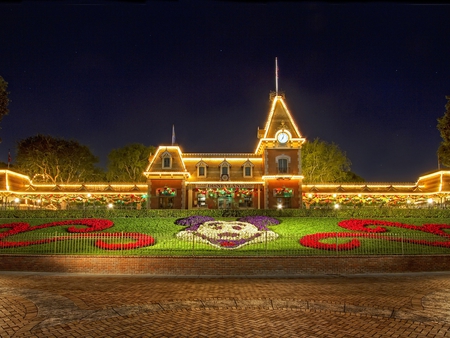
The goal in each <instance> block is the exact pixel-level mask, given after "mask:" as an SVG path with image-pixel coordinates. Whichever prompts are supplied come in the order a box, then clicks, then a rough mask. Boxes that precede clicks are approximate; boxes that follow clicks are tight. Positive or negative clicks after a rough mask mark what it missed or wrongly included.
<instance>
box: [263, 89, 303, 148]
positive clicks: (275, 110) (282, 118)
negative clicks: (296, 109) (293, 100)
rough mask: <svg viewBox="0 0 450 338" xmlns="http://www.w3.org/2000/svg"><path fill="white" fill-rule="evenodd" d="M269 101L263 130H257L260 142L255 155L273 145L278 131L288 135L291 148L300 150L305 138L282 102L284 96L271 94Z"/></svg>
mask: <svg viewBox="0 0 450 338" xmlns="http://www.w3.org/2000/svg"><path fill="white" fill-rule="evenodd" d="M271 99H272V105H271V108H270V111H269V114H268V116H267V120H266V124H265V126H264V129H258V138H259V139H260V140H259V143H258V145H257V147H256V150H255V154H261V152H262V151H263V149H264V147H267V146H271V145H273V144H274V143H275V141H276V135H277V133H278V132H279V131H280V130H283V131H285V132H286V133H288V134H289V136H290V142H292V143H293V144H292V146H294V147H295V148H297V147H298V148H300V147H301V145H302V144H303V142H305V138H303V137H302V134H301V133H300V130H299V129H298V126H297V124H296V123H295V121H294V118H293V117H292V115H291V113H290V112H289V109H288V108H287V106H286V103H285V102H284V95H278V94H274V93H272V95H271Z"/></svg>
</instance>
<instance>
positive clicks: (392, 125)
mask: <svg viewBox="0 0 450 338" xmlns="http://www.w3.org/2000/svg"><path fill="white" fill-rule="evenodd" d="M449 17H450V6H445V5H420V4H413V5H407V4H403V3H398V4H396V3H369V4H360V3H341V4H333V3H307V2H303V3H294V2H286V3H276V2H273V3H272V2H260V3H253V2H221V1H216V2H207V1H178V2H176V1H175V2H152V1H148V2H139V1H136V2H134V3H127V2H120V1H119V2H114V1H99V2H95V1H71V2H62V3H61V2H59V3H57V2H42V3H36V2H17V3H14V2H10V3H3V4H0V75H1V76H2V77H3V78H4V79H5V80H6V81H7V82H8V83H9V86H8V90H9V91H10V93H11V94H10V99H11V100H12V103H11V104H10V105H9V109H10V113H9V115H8V116H6V117H5V118H4V119H3V121H2V122H1V124H0V126H1V127H2V129H1V130H0V137H1V138H2V139H3V142H2V143H1V144H0V161H3V162H7V156H8V149H11V154H12V158H13V162H14V154H15V150H16V144H17V141H18V140H20V139H24V138H27V137H30V136H34V135H36V134H38V133H41V134H48V135H52V136H55V137H56V136H57V137H64V138H66V139H76V140H78V141H79V142H80V143H82V144H85V145H88V146H89V147H90V149H91V151H92V152H93V153H94V154H95V155H96V156H98V157H99V158H100V165H102V166H103V167H105V168H106V163H107V155H108V153H109V152H110V151H111V150H112V149H114V148H120V147H123V146H125V145H127V144H130V143H136V142H137V143H143V144H145V145H147V146H148V145H153V146H158V145H161V144H170V143H171V135H172V125H175V131H176V142H177V143H178V144H179V145H180V146H181V148H182V150H183V151H184V152H189V153H192V152H213V153H216V152H253V151H254V149H255V146H256V144H257V138H256V131H257V128H258V127H261V128H262V127H263V126H264V123H265V121H266V117H267V113H268V110H269V107H270V101H269V93H270V91H273V90H275V75H274V74H275V57H278V66H279V90H280V91H283V92H285V94H286V103H287V105H288V108H289V109H290V111H291V113H292V114H293V116H294V119H295V120H296V122H297V124H298V126H299V129H300V132H301V133H302V134H303V136H304V137H306V139H307V140H310V141H313V140H314V139H315V138H320V139H322V140H325V141H327V142H334V143H336V144H338V145H339V147H340V148H341V149H342V150H343V151H345V152H346V154H347V156H348V157H349V158H350V160H351V162H352V167H351V168H352V171H353V172H355V173H356V174H358V175H360V176H362V177H363V178H364V179H366V181H369V182H415V181H416V180H417V179H418V177H419V176H420V175H423V174H425V173H427V172H429V171H432V170H436V169H437V167H438V163H437V156H436V151H437V148H438V146H439V143H440V141H441V138H440V135H439V131H438V130H437V128H436V124H437V121H436V120H437V118H439V117H441V116H443V115H444V112H445V104H446V102H447V100H446V99H445V96H446V95H450V24H449V21H448V19H449Z"/></svg>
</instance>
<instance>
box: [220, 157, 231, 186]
mask: <svg viewBox="0 0 450 338" xmlns="http://www.w3.org/2000/svg"><path fill="white" fill-rule="evenodd" d="M219 168H220V179H221V180H222V181H228V180H229V179H230V168H231V164H230V163H229V162H227V161H226V160H224V161H223V162H222V163H221V164H220V165H219Z"/></svg>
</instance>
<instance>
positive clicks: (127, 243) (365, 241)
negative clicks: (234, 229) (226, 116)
mask: <svg viewBox="0 0 450 338" xmlns="http://www.w3.org/2000/svg"><path fill="white" fill-rule="evenodd" d="M341 234H342V233H335V234H332V233H328V234H327V236H326V237H325V238H324V236H323V234H315V235H314V234H313V235H305V234H288V235H283V234H280V235H279V236H278V238H276V239H270V238H269V237H268V236H267V233H266V234H265V233H262V234H261V237H260V238H259V239H258V242H250V243H248V244H244V245H242V246H240V247H236V248H233V247H232V246H233V245H234V243H235V242H233V240H228V241H224V240H223V237H220V236H219V237H215V238H214V237H211V236H209V237H208V238H207V239H204V238H201V236H200V235H199V236H197V235H192V236H190V237H189V239H180V238H178V237H177V236H176V234H151V235H147V234H139V233H126V232H122V233H114V234H111V233H109V234H107V233H96V234H91V233H77V234H64V233H56V232H53V233H31V232H30V233H22V234H20V235H14V236H9V237H4V238H2V239H1V240H0V255H2V254H51V255H63V254H69V255H90V254H94V255H127V256H132V255H140V256H141V255H144V256H145V255H148V256H291V257H297V256H331V255H337V256H349V255H435V254H450V239H448V238H443V237H439V236H436V235H432V234H421V233H417V234H411V233H407V234H401V233H397V234H392V233H389V234H370V235H367V234H364V235H362V234H357V233H355V234H351V235H354V236H349V237H345V238H344V237H342V235H341ZM149 236H151V238H152V239H154V243H151V242H150V241H149V238H150V237H149ZM203 237H205V236H203ZM302 239H303V241H305V243H303V245H302V244H301V240H302ZM306 239H307V240H306ZM446 239H447V241H446ZM241 242H245V239H244V240H241ZM223 243H225V244H223ZM304 244H306V245H304ZM318 246H325V247H326V248H323V247H322V248H317V247H318Z"/></svg>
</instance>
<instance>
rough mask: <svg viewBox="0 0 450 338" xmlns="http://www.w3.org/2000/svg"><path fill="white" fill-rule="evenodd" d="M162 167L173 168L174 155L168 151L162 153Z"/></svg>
mask: <svg viewBox="0 0 450 338" xmlns="http://www.w3.org/2000/svg"><path fill="white" fill-rule="evenodd" d="M161 158H162V168H163V169H171V168H172V155H170V153H169V152H168V151H165V152H164V153H163V154H162V155H161Z"/></svg>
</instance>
